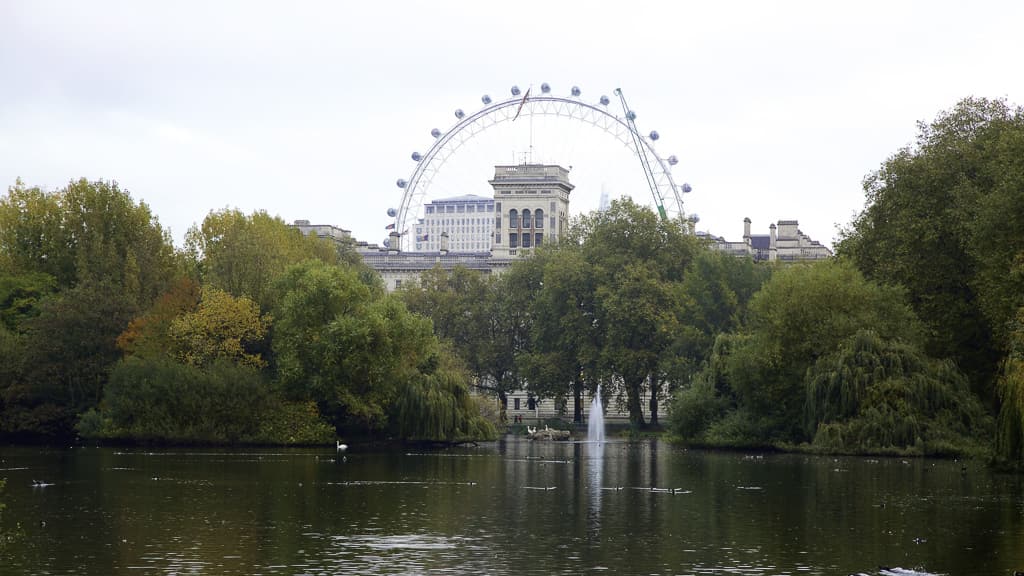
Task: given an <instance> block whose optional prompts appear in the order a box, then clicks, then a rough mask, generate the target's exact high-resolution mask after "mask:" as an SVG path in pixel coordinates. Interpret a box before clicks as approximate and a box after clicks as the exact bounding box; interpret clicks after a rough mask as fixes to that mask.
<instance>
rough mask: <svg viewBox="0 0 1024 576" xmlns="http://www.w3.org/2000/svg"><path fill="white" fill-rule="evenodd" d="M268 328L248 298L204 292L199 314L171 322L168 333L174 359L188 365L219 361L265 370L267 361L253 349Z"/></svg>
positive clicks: (198, 310)
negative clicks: (172, 346) (172, 345)
mask: <svg viewBox="0 0 1024 576" xmlns="http://www.w3.org/2000/svg"><path fill="white" fill-rule="evenodd" d="M269 324H270V320H269V318H268V317H266V316H260V310H259V307H258V306H257V305H256V303H255V302H253V301H252V300H250V299H249V298H246V297H245V296H242V297H238V298H235V297H234V296H232V295H230V294H228V293H227V292H224V291H223V290H218V289H216V288H205V289H204V290H203V292H202V297H201V299H200V300H199V305H198V307H197V308H196V310H195V311H188V312H185V313H184V314H182V315H180V316H177V317H176V318H174V319H173V320H171V322H170V325H169V326H168V328H167V330H168V335H169V336H170V338H171V340H172V342H173V343H174V352H175V356H176V357H177V359H178V360H179V361H181V362H183V363H185V364H190V365H193V366H200V367H202V366H205V365H208V364H209V363H211V362H212V361H213V360H214V359H218V358H220V359H224V360H229V361H232V362H237V363H239V364H245V365H248V366H252V367H253V368H263V367H264V366H266V365H267V363H266V361H265V360H264V359H263V358H262V357H261V356H260V355H259V354H258V353H253V352H252V347H253V346H254V345H256V344H258V343H259V342H260V341H262V340H263V339H264V338H265V337H266V335H267V329H268V328H269Z"/></svg>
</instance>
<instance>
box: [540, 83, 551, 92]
mask: <svg viewBox="0 0 1024 576" xmlns="http://www.w3.org/2000/svg"><path fill="white" fill-rule="evenodd" d="M540 91H541V92H543V93H545V94H547V93H549V92H551V86H549V85H548V83H547V82H545V83H543V84H541V85H540Z"/></svg>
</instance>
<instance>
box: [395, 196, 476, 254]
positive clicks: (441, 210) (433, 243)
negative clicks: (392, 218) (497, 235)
mask: <svg viewBox="0 0 1024 576" xmlns="http://www.w3.org/2000/svg"><path fill="white" fill-rule="evenodd" d="M413 232H414V233H415V235H416V236H415V239H414V241H413V246H414V248H415V251H416V252H438V251H440V250H441V238H442V234H447V235H448V250H450V251H451V252H484V251H488V250H490V249H491V239H492V237H493V236H494V199H493V198H485V197H483V196H474V195H472V194H468V195H466V196H457V197H454V198H442V199H439V200H434V201H433V202H430V203H429V204H426V205H425V206H424V207H423V218H420V219H419V220H418V221H417V222H416V226H415V227H414V228H413Z"/></svg>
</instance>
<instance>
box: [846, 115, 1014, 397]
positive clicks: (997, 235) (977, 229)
mask: <svg viewBox="0 0 1024 576" xmlns="http://www.w3.org/2000/svg"><path fill="white" fill-rule="evenodd" d="M919 130H920V132H919V135H918V140H917V145H916V146H915V147H913V148H906V149H903V150H900V151H899V152H897V153H896V154H895V155H893V156H892V157H891V158H889V159H888V160H887V161H886V162H885V163H884V164H883V165H882V167H881V168H880V169H879V170H878V171H876V172H874V173H873V174H871V175H869V176H868V178H867V179H866V180H865V183H864V189H865V192H866V196H867V200H868V205H867V207H866V208H865V210H864V211H863V212H862V213H861V214H860V215H859V216H858V217H857V218H856V219H855V220H854V222H853V223H852V225H851V226H850V227H849V228H848V229H847V230H845V231H844V232H843V234H842V238H841V240H840V242H839V244H838V245H837V247H836V248H837V253H838V254H839V255H840V256H841V257H843V258H847V259H850V260H852V261H853V262H854V263H855V264H856V265H857V267H858V268H859V269H860V270H862V271H863V272H864V274H865V275H866V276H868V277H869V278H872V279H874V280H877V281H879V282H883V283H886V284H898V285H902V286H904V287H905V288H906V289H907V293H908V295H909V298H910V302H911V304H912V305H913V307H914V309H915V311H916V312H917V314H918V316H919V317H920V318H921V320H922V321H923V322H924V323H925V324H926V325H927V326H928V328H929V330H928V332H927V334H928V341H927V348H926V351H927V352H928V353H929V354H931V355H932V356H935V357H949V358H953V359H954V360H955V361H956V363H957V365H958V366H960V367H961V368H962V369H964V370H965V371H966V373H967V374H968V375H969V377H970V379H971V382H972V386H973V388H974V390H975V392H976V393H978V394H979V395H980V396H981V397H983V398H985V399H986V400H989V399H991V398H992V390H993V388H992V385H991V383H992V382H993V380H994V375H995V374H996V372H997V368H998V365H999V357H1000V352H1001V351H1003V350H1006V349H1007V347H1008V339H1009V326H1008V325H1007V323H1006V319H1007V318H1010V317H1012V315H1013V313H1014V311H1015V310H1016V309H1017V308H1018V307H1020V306H1021V305H1024V235H1022V234H1020V230H1021V228H1022V227H1024V114H1022V111H1021V108H1019V107H1018V108H1011V107H1010V106H1008V105H1007V104H1006V103H1005V102H1003V101H1000V100H995V101H993V100H985V99H973V98H968V99H966V100H963V101H961V102H960V103H958V104H957V105H956V106H955V107H954V108H953V109H952V110H950V111H946V112H943V113H941V114H940V115H939V116H938V118H936V120H935V121H934V122H932V123H930V124H925V123H921V124H920V125H919Z"/></svg>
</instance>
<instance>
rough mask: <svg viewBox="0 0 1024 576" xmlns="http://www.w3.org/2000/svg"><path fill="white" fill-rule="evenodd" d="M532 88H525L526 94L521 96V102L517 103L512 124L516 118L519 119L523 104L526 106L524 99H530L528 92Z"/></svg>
mask: <svg viewBox="0 0 1024 576" xmlns="http://www.w3.org/2000/svg"><path fill="white" fill-rule="evenodd" d="M532 88H533V87H532V86H531V87H530V88H527V89H526V94H523V101H522V102H520V103H519V108H517V109H516V115H515V116H514V117H513V118H512V121H513V122H515V121H516V118H519V113H520V112H522V111H523V104H526V99H527V98H529V97H530V90H531V89H532Z"/></svg>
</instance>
